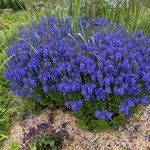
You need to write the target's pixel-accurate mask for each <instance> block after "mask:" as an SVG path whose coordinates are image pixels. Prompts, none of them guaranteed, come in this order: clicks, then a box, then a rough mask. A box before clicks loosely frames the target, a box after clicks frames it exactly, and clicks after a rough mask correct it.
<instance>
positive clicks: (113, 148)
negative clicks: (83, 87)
mask: <svg viewBox="0 0 150 150" xmlns="http://www.w3.org/2000/svg"><path fill="white" fill-rule="evenodd" d="M42 123H45V124H48V126H47V128H46V129H45V131H46V132H59V131H62V130H63V131H66V133H67V134H68V135H67V136H66V138H65V139H64V142H63V145H62V150H150V106H148V107H147V108H146V109H145V110H144V111H142V110H141V112H139V114H138V115H137V116H136V117H135V118H134V119H133V118H132V119H130V120H129V122H128V123H126V125H125V126H124V127H121V128H119V130H118V131H107V132H106V131H103V132H96V133H93V132H89V131H83V130H81V129H79V128H77V125H76V119H75V117H74V116H73V115H72V114H71V113H70V112H66V111H64V110H63V109H59V110H57V111H55V115H52V112H51V111H50V110H48V109H45V110H43V111H42V112H41V115H39V116H35V115H33V114H31V115H30V117H29V118H28V119H26V120H24V121H20V122H19V121H18V122H15V123H13V126H12V129H11V134H10V137H9V139H8V140H7V141H6V142H5V143H4V147H3V149H2V150H8V146H9V144H10V143H11V142H17V143H18V144H19V145H20V149H21V150H26V149H27V147H25V144H24V143H23V139H24V136H25V134H26V133H27V132H28V131H29V130H30V129H31V128H32V127H36V126H38V125H39V124H42Z"/></svg>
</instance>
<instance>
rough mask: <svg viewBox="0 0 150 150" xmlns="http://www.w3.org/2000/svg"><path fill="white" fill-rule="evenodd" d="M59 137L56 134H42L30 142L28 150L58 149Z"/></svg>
mask: <svg viewBox="0 0 150 150" xmlns="http://www.w3.org/2000/svg"><path fill="white" fill-rule="evenodd" d="M60 142H61V140H60V138H59V137H58V136H57V135H52V136H51V135H48V134H42V135H41V136H39V137H37V138H36V139H34V141H33V142H32V143H31V148H30V150H58V149H59V147H60Z"/></svg>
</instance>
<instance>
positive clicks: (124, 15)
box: [0, 0, 150, 144]
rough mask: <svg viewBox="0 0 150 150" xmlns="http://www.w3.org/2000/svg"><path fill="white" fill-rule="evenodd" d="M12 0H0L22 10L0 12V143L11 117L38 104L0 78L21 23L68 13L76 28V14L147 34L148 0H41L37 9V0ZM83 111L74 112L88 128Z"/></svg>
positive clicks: (149, 26)
mask: <svg viewBox="0 0 150 150" xmlns="http://www.w3.org/2000/svg"><path fill="white" fill-rule="evenodd" d="M13 2H14V1H13ZM13 2H10V1H8V0H5V2H4V1H2V0H1V2H0V9H2V8H13V9H14V10H15V11H17V10H21V11H17V12H14V13H10V12H4V13H0V144H1V141H3V140H4V139H6V138H7V136H8V135H9V128H10V125H11V122H12V121H13V120H14V119H16V118H24V117H25V116H26V114H27V113H28V112H29V111H32V110H33V111H34V112H36V110H37V104H35V103H34V102H33V101H31V100H21V99H20V98H18V97H14V96H13V95H12V93H11V91H10V88H9V84H8V82H7V81H5V80H4V79H3V71H4V64H5V62H7V61H8V59H9V58H7V57H6V55H5V50H6V49H7V48H8V46H9V45H10V43H11V42H13V40H15V38H16V33H17V31H18V29H19V27H20V26H23V25H25V24H29V23H31V22H33V21H37V20H38V19H39V18H40V16H43V15H45V16H47V15H53V16H55V17H63V18H65V17H68V16H70V15H71V16H73V18H74V20H73V22H72V26H73V28H74V29H75V28H76V26H77V22H76V20H77V18H78V17H79V16H82V17H85V18H90V17H106V18H108V19H110V20H112V21H113V22H116V23H122V24H124V25H125V26H126V27H127V28H128V29H129V30H131V31H135V30H136V29H141V30H143V31H144V32H145V33H146V34H150V19H149V18H150V8H149V7H150V1H149V0H143V1H142V0H129V2H127V0H118V1H117V3H116V5H112V4H110V3H108V2H106V1H105V0H70V1H69V0H55V1H54V0H51V1H48V0H45V1H43V2H44V7H43V8H41V9H38V10H34V9H33V5H34V3H36V2H37V1H36V0H34V1H32V2H31V1H29V0H25V1H16V2H15V5H14V4H13V5H12V3H13ZM18 2H19V4H18ZM4 3H5V4H4ZM16 5H17V6H16ZM28 106H30V107H28ZM86 107H89V106H86ZM29 108H30V109H29ZM39 109H40V107H39ZM85 109H86V108H85ZM88 109H89V108H88ZM91 112H92V110H91ZM83 114H84V109H83ZM83 114H82V113H81V114H77V116H78V117H79V118H80V120H79V125H80V126H82V127H83V128H85V129H87V127H86V126H85V123H86V122H85V118H84V116H83ZM15 116H18V117H15ZM120 117H121V116H120ZM120 119H122V118H120ZM94 125H95V126H98V128H102V127H103V126H105V124H104V123H103V122H100V123H97V122H95V123H94ZM89 127H90V128H91V129H93V128H95V127H93V126H92V125H91V124H89Z"/></svg>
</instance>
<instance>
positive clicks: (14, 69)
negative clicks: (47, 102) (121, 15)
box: [5, 17, 150, 121]
mask: <svg viewBox="0 0 150 150" xmlns="http://www.w3.org/2000/svg"><path fill="white" fill-rule="evenodd" d="M79 21H80V26H79V32H80V34H79V33H77V32H75V31H74V30H73V29H72V27H71V22H72V19H71V18H68V19H55V18H51V17H48V18H44V17H43V18H41V20H40V21H39V23H37V24H32V25H30V26H28V27H23V28H22V29H20V31H19V33H18V40H17V41H15V42H14V43H13V44H12V45H11V46H10V48H9V49H8V50H7V55H8V57H10V60H9V61H8V63H7V64H6V70H5V78H6V79H7V80H9V82H10V85H11V89H12V91H13V93H14V94H15V95H17V96H22V97H32V98H33V97H38V98H39V97H40V94H41V93H39V92H36V90H37V89H38V88H41V90H42V92H43V93H44V94H45V95H46V94H48V93H49V92H50V91H57V92H61V93H63V95H64V97H67V95H68V94H70V93H80V97H79V99H73V98H72V100H69V101H68V99H67V100H66V103H65V107H67V108H69V109H72V110H74V111H79V110H80V109H82V107H83V106H84V103H85V102H86V103H87V102H89V101H93V100H94V101H96V102H95V104H96V105H97V104H99V103H102V102H107V100H108V99H109V100H110V99H112V103H113V98H114V97H115V96H118V97H120V99H121V102H120V103H119V105H118V113H121V114H124V115H125V116H126V117H129V116H130V110H131V109H132V108H133V107H134V106H136V105H138V104H143V105H148V104H149V102H150V101H149V90H150V61H149V60H150V38H149V37H148V36H146V35H145V34H143V33H142V32H140V31H138V32H136V33H130V32H129V31H127V30H126V29H125V28H124V27H122V26H121V25H115V24H113V23H112V22H110V21H109V20H107V19H105V18H96V19H90V20H84V19H82V18H80V19H79ZM108 106H109V104H108ZM97 107H99V105H98V106H97ZM87 111H88V110H87ZM114 113H115V112H113V110H110V109H109V108H106V109H103V108H98V110H95V117H96V118H98V119H100V120H105V121H106V120H109V119H111V118H113V116H114V115H116V114H114Z"/></svg>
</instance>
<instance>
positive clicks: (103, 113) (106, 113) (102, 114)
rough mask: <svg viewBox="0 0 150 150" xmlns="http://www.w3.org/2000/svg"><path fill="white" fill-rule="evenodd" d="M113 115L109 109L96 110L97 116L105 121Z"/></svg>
mask: <svg viewBox="0 0 150 150" xmlns="http://www.w3.org/2000/svg"><path fill="white" fill-rule="evenodd" d="M112 115H113V114H112V112H110V111H108V110H102V111H99V110H97V111H95V117H96V118H98V119H100V120H104V121H106V120H109V119H111V117H112Z"/></svg>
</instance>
